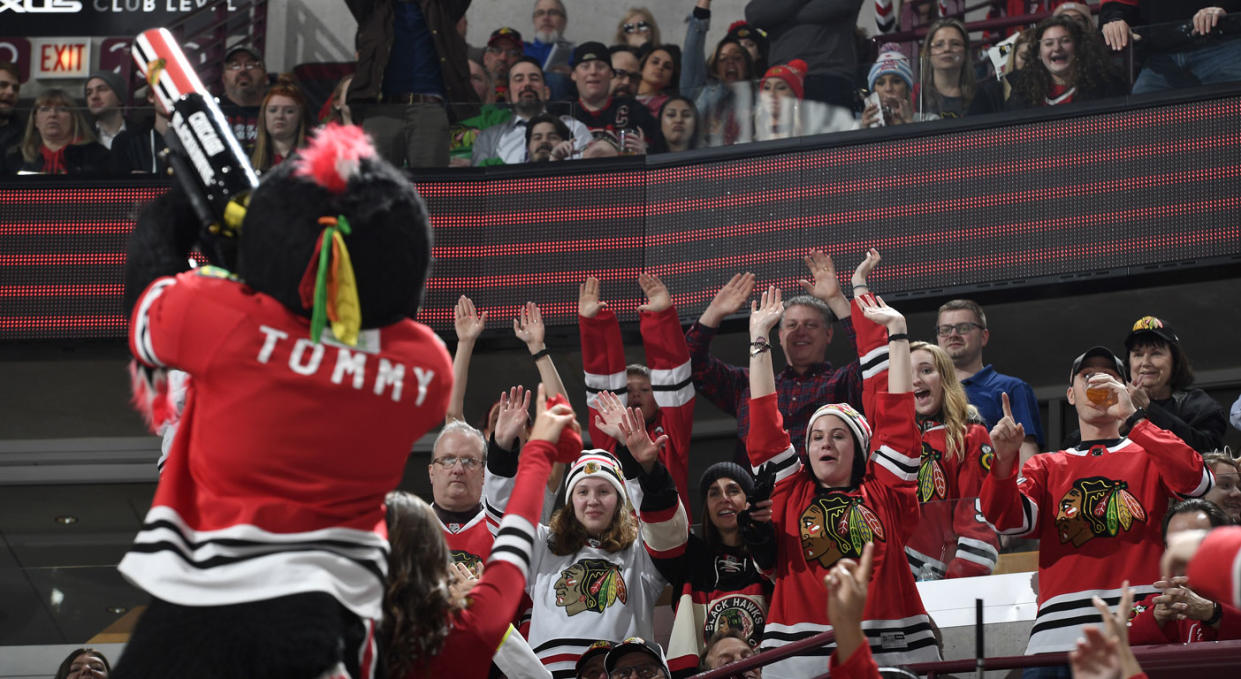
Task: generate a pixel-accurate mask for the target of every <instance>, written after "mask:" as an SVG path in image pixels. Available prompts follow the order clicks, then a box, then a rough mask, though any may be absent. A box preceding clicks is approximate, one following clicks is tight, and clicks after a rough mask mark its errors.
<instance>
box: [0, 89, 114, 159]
mask: <svg viewBox="0 0 1241 679" xmlns="http://www.w3.org/2000/svg"><path fill="white" fill-rule="evenodd" d="M5 168H6V170H7V171H8V172H9V173H13V172H19V173H31V174H69V175H86V176H89V175H104V174H107V172H108V149H106V148H104V147H103V145H102V144H100V143H99V142H97V141H95V135H94V134H92V133H91V131H90V127H89V126H88V125H87V124H86V119H85V118H84V117H82V109H81V107H80V106H79V105H78V104H77V102H75V101H73V98H72V97H70V96H69V93H68V92H65V91H64V90H57V89H50V90H43V93H42V94H40V95H39V96H38V97H35V100H34V113H33V114H31V116H30V117H29V118H28V119H27V120H26V135H25V136H24V137H23V138H22V142H21V144H20V145H19V146H18V147H17V148H15V149H13V150H12V151H10V152H9V155H8V157H7V158H6V159H5Z"/></svg>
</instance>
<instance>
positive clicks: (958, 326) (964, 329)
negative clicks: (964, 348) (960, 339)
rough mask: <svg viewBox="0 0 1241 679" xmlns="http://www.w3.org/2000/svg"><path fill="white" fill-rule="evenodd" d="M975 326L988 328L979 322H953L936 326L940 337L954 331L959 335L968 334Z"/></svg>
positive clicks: (981, 328) (982, 328)
mask: <svg viewBox="0 0 1241 679" xmlns="http://www.w3.org/2000/svg"><path fill="white" fill-rule="evenodd" d="M974 328H979V329H980V330H986V328H984V327H983V326H981V325H979V324H977V323H953V324H951V325H941V326H938V327H936V328H935V334H936V335H939V336H940V337H947V336H949V335H951V334H953V333H956V334H958V335H967V334H969V332H970V331H971V330H973V329H974Z"/></svg>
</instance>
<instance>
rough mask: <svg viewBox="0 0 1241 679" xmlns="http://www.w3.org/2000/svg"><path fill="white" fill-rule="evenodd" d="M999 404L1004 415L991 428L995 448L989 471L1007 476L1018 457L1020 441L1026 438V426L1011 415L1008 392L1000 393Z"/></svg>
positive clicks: (992, 444)
mask: <svg viewBox="0 0 1241 679" xmlns="http://www.w3.org/2000/svg"><path fill="white" fill-rule="evenodd" d="M1000 405H1001V406H1002V407H1003V409H1004V416H1003V417H1001V418H1000V421H999V422H996V423H995V426H994V427H992V428H991V446H992V447H993V448H995V461H994V462H992V463H991V473H992V474H996V475H997V476H1008V474H1009V473H1011V472H1012V469H1013V465H1014V464H1016V463H1017V458H1018V457H1020V454H1021V442H1022V441H1024V440H1025V439H1026V428H1025V426H1024V425H1022V424H1021V423H1020V422H1018V421H1017V420H1016V419H1015V418H1014V417H1013V406H1012V404H1011V403H1010V402H1009V400H1008V392H1001V393H1000Z"/></svg>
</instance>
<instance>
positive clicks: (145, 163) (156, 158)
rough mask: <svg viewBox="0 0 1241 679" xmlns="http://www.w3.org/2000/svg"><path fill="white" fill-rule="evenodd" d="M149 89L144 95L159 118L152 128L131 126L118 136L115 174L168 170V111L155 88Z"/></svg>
mask: <svg viewBox="0 0 1241 679" xmlns="http://www.w3.org/2000/svg"><path fill="white" fill-rule="evenodd" d="M145 89H146V95H145V97H144V98H145V99H146V102H147V105H148V106H150V107H151V109H152V110H153V111H154V112H155V118H154V119H153V120H152V121H151V125H150V126H148V127H145V128H137V127H135V128H129V129H125V130H122V131H121V133H120V134H118V135H116V139H115V140H114V141H113V142H112V151H111V153H110V154H109V156H110V158H109V163H110V168H111V169H110V171H111V173H112V174H113V175H116V176H123V175H127V174H164V173H165V172H166V171H167V169H168V160H167V159H166V158H165V157H164V156H163V155H162V154H163V151H164V149H166V148H168V143H167V142H166V141H164V135H166V134H167V133H168V124H169V122H170V120H169V116H168V112H167V111H165V110H164V107H163V106H161V105H160V104H159V103H157V102H156V100H155V93H154V91H153V90H152V89H151V88H150V87H147V88H145Z"/></svg>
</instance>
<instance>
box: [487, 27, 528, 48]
mask: <svg viewBox="0 0 1241 679" xmlns="http://www.w3.org/2000/svg"><path fill="white" fill-rule="evenodd" d="M505 40H511V41H513V42H515V43H517V45H518V46H521V44H522V41H521V33H519V32H518V31H517V29H516V28H509V27H508V26H504V27H503V28H497V29H496V30H494V31H492V32H491V37H490V38H487V46H488V47H494V46H495V44H496V43H497V42H503V41H505Z"/></svg>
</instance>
